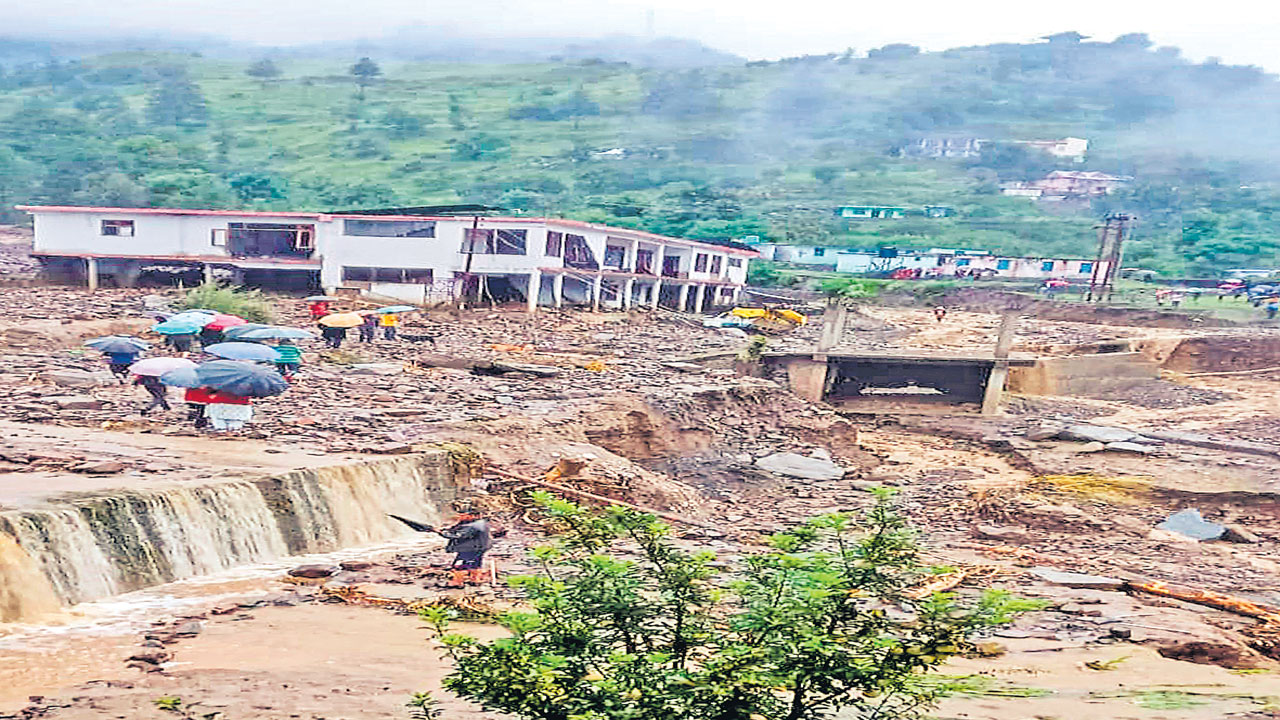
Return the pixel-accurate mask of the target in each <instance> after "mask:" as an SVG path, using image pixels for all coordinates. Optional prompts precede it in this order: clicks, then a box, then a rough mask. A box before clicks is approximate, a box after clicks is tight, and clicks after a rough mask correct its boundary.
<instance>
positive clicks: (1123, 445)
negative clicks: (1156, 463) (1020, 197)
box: [1106, 442, 1152, 455]
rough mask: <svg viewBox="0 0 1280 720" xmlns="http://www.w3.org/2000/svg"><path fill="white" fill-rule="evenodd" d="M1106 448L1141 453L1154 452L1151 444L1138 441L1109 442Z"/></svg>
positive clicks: (1148, 453)
mask: <svg viewBox="0 0 1280 720" xmlns="http://www.w3.org/2000/svg"><path fill="white" fill-rule="evenodd" d="M1106 448H1107V449H1108V450H1114V451H1116V452H1131V453H1137V454H1139V455H1150V454H1151V453H1152V448H1151V446H1150V445H1141V444H1138V443H1136V442H1113V443H1107V445H1106Z"/></svg>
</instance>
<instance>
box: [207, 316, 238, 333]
mask: <svg viewBox="0 0 1280 720" xmlns="http://www.w3.org/2000/svg"><path fill="white" fill-rule="evenodd" d="M247 322H249V321H248V320H245V319H244V318H242V317H236V316H235V315H214V316H213V320H211V321H210V322H209V324H208V325H205V326H204V329H205V330H219V331H221V330H226V329H227V328H229V327H235V326H236V325H244V324H245V323H247Z"/></svg>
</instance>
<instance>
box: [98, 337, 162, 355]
mask: <svg viewBox="0 0 1280 720" xmlns="http://www.w3.org/2000/svg"><path fill="white" fill-rule="evenodd" d="M84 345H85V347H89V348H93V349H94V350H99V351H101V352H104V353H133V354H135V355H136V354H137V353H140V352H143V351H145V350H146V349H147V348H149V347H151V345H150V344H149V343H147V342H146V341H144V340H139V339H138V338H135V337H129V336H128V335H107V336H106V337H100V338H94V339H92V340H90V341H89V342H87V343H85V344H84Z"/></svg>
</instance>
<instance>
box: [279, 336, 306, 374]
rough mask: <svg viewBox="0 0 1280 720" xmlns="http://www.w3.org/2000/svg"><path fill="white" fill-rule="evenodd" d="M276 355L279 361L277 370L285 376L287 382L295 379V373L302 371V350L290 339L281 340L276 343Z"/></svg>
mask: <svg viewBox="0 0 1280 720" xmlns="http://www.w3.org/2000/svg"><path fill="white" fill-rule="evenodd" d="M276 354H277V355H279V359H277V360H276V370H278V371H279V372H280V374H281V375H283V376H284V379H285V380H288V379H290V378H292V377H293V375H294V373H296V372H298V371H299V370H301V369H302V350H300V349H298V346H297V345H294V344H293V341H292V340H290V339H289V338H281V339H280V341H279V342H277V343H276Z"/></svg>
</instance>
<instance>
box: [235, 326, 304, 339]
mask: <svg viewBox="0 0 1280 720" xmlns="http://www.w3.org/2000/svg"><path fill="white" fill-rule="evenodd" d="M237 327H239V326H237ZM235 329H237V328H232V330H235ZM224 334H226V333H224ZM313 337H315V335H314V334H312V333H309V332H307V331H306V330H302V329H300V328H291V327H265V328H256V329H254V330H250V331H248V332H242V333H238V334H237V335H236V336H235V337H234V338H232V337H229V336H228V337H227V339H228V340H306V339H307V338H313Z"/></svg>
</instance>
